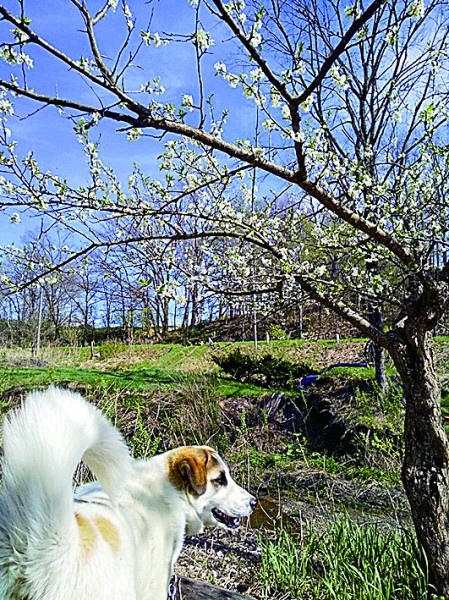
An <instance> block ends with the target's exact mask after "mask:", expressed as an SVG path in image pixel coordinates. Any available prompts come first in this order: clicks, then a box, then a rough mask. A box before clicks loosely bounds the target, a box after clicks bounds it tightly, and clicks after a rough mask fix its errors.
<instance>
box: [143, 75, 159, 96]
mask: <svg viewBox="0 0 449 600" xmlns="http://www.w3.org/2000/svg"><path fill="white" fill-rule="evenodd" d="M140 91H141V92H147V93H148V94H153V95H154V96H157V95H158V94H164V93H165V87H164V86H163V85H162V84H161V78H160V77H155V78H154V79H153V80H152V81H147V82H145V83H143V84H142V85H141V86H140Z"/></svg>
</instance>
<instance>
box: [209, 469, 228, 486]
mask: <svg viewBox="0 0 449 600" xmlns="http://www.w3.org/2000/svg"><path fill="white" fill-rule="evenodd" d="M212 483H214V484H215V485H227V483H228V480H227V479H226V473H225V472H224V471H222V472H221V473H220V475H219V476H218V477H216V478H215V479H212Z"/></svg>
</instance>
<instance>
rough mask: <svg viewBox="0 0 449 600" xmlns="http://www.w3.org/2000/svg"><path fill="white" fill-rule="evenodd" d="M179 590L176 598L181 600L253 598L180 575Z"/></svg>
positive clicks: (240, 599) (239, 599)
mask: <svg viewBox="0 0 449 600" xmlns="http://www.w3.org/2000/svg"><path fill="white" fill-rule="evenodd" d="M179 586H180V591H181V593H180V594H179V595H178V596H177V598H179V599H181V598H182V600H253V599H252V598H251V596H242V594H237V593H236V592H228V591H227V590H225V589H223V588H219V587H217V586H216V585H211V584H210V583H206V582H205V581H199V580H197V579H189V578H187V577H180V584H179Z"/></svg>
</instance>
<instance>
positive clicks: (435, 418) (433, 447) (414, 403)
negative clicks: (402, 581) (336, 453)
mask: <svg viewBox="0 0 449 600" xmlns="http://www.w3.org/2000/svg"><path fill="white" fill-rule="evenodd" d="M391 352H392V355H393V360H394V361H395V364H396V367H397V369H398V371H399V372H400V375H401V378H402V382H403V386H404V399H405V402H406V410H405V423H404V439H405V455H404V462H403V469H402V479H403V483H404V488H405V491H406V494H407V497H408V500H409V503H410V508H411V513H412V517H413V521H414V525H415V529H416V534H417V537H418V540H419V542H420V543H421V545H422V547H423V548H424V550H425V552H426V555H427V559H428V566H429V576H430V581H431V583H432V584H433V585H434V586H435V589H436V591H437V592H438V594H440V595H442V596H443V597H445V598H449V444H448V439H447V436H446V432H445V430H444V427H443V422H442V416H441V406H440V400H441V395H440V387H439V384H438V380H437V377H436V373H435V366H434V359H433V353H432V338H431V333H430V331H426V330H425V328H424V327H422V326H420V324H419V323H417V322H416V321H415V322H414V323H413V324H410V326H408V327H407V326H406V327H405V329H404V330H403V343H398V344H395V345H394V347H393V348H392V349H391Z"/></svg>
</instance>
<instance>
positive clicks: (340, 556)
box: [260, 517, 436, 600]
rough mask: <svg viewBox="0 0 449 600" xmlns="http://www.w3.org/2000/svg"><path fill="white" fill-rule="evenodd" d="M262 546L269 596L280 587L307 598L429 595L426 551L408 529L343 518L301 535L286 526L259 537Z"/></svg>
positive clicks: (374, 599) (401, 599) (422, 598)
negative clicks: (270, 535)
mask: <svg viewBox="0 0 449 600" xmlns="http://www.w3.org/2000/svg"><path fill="white" fill-rule="evenodd" d="M306 529H307V528H306ZM260 546H261V559H262V562H261V571H260V573H261V578H262V581H263V583H264V586H265V592H266V597H267V598H269V597H271V596H272V595H273V592H278V591H284V592H288V593H290V594H292V595H293V596H294V597H295V598H301V599H304V600H393V599H394V600H427V599H428V597H429V596H428V577H427V570H426V567H425V564H426V563H425V560H424V555H423V553H422V551H421V550H420V549H419V547H418V545H417V542H416V539H415V537H414V535H413V534H412V533H411V532H409V531H405V530H397V529H385V528H381V527H379V526H378V525H377V524H376V523H373V524H367V525H365V524H361V523H357V522H355V521H353V520H351V519H350V518H349V517H341V518H338V519H336V520H335V521H334V522H333V523H331V524H330V525H328V526H327V527H326V528H325V529H324V530H319V529H317V528H314V529H313V528H311V529H310V531H309V533H308V534H306V535H305V536H304V537H303V538H302V539H301V538H299V536H297V535H294V534H292V533H289V532H288V531H287V530H285V529H281V530H280V531H279V533H278V535H277V537H276V539H275V540H274V541H271V540H267V539H265V538H264V537H263V536H260ZM420 565H424V566H420ZM430 597H433V598H436V597H435V596H430Z"/></svg>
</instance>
